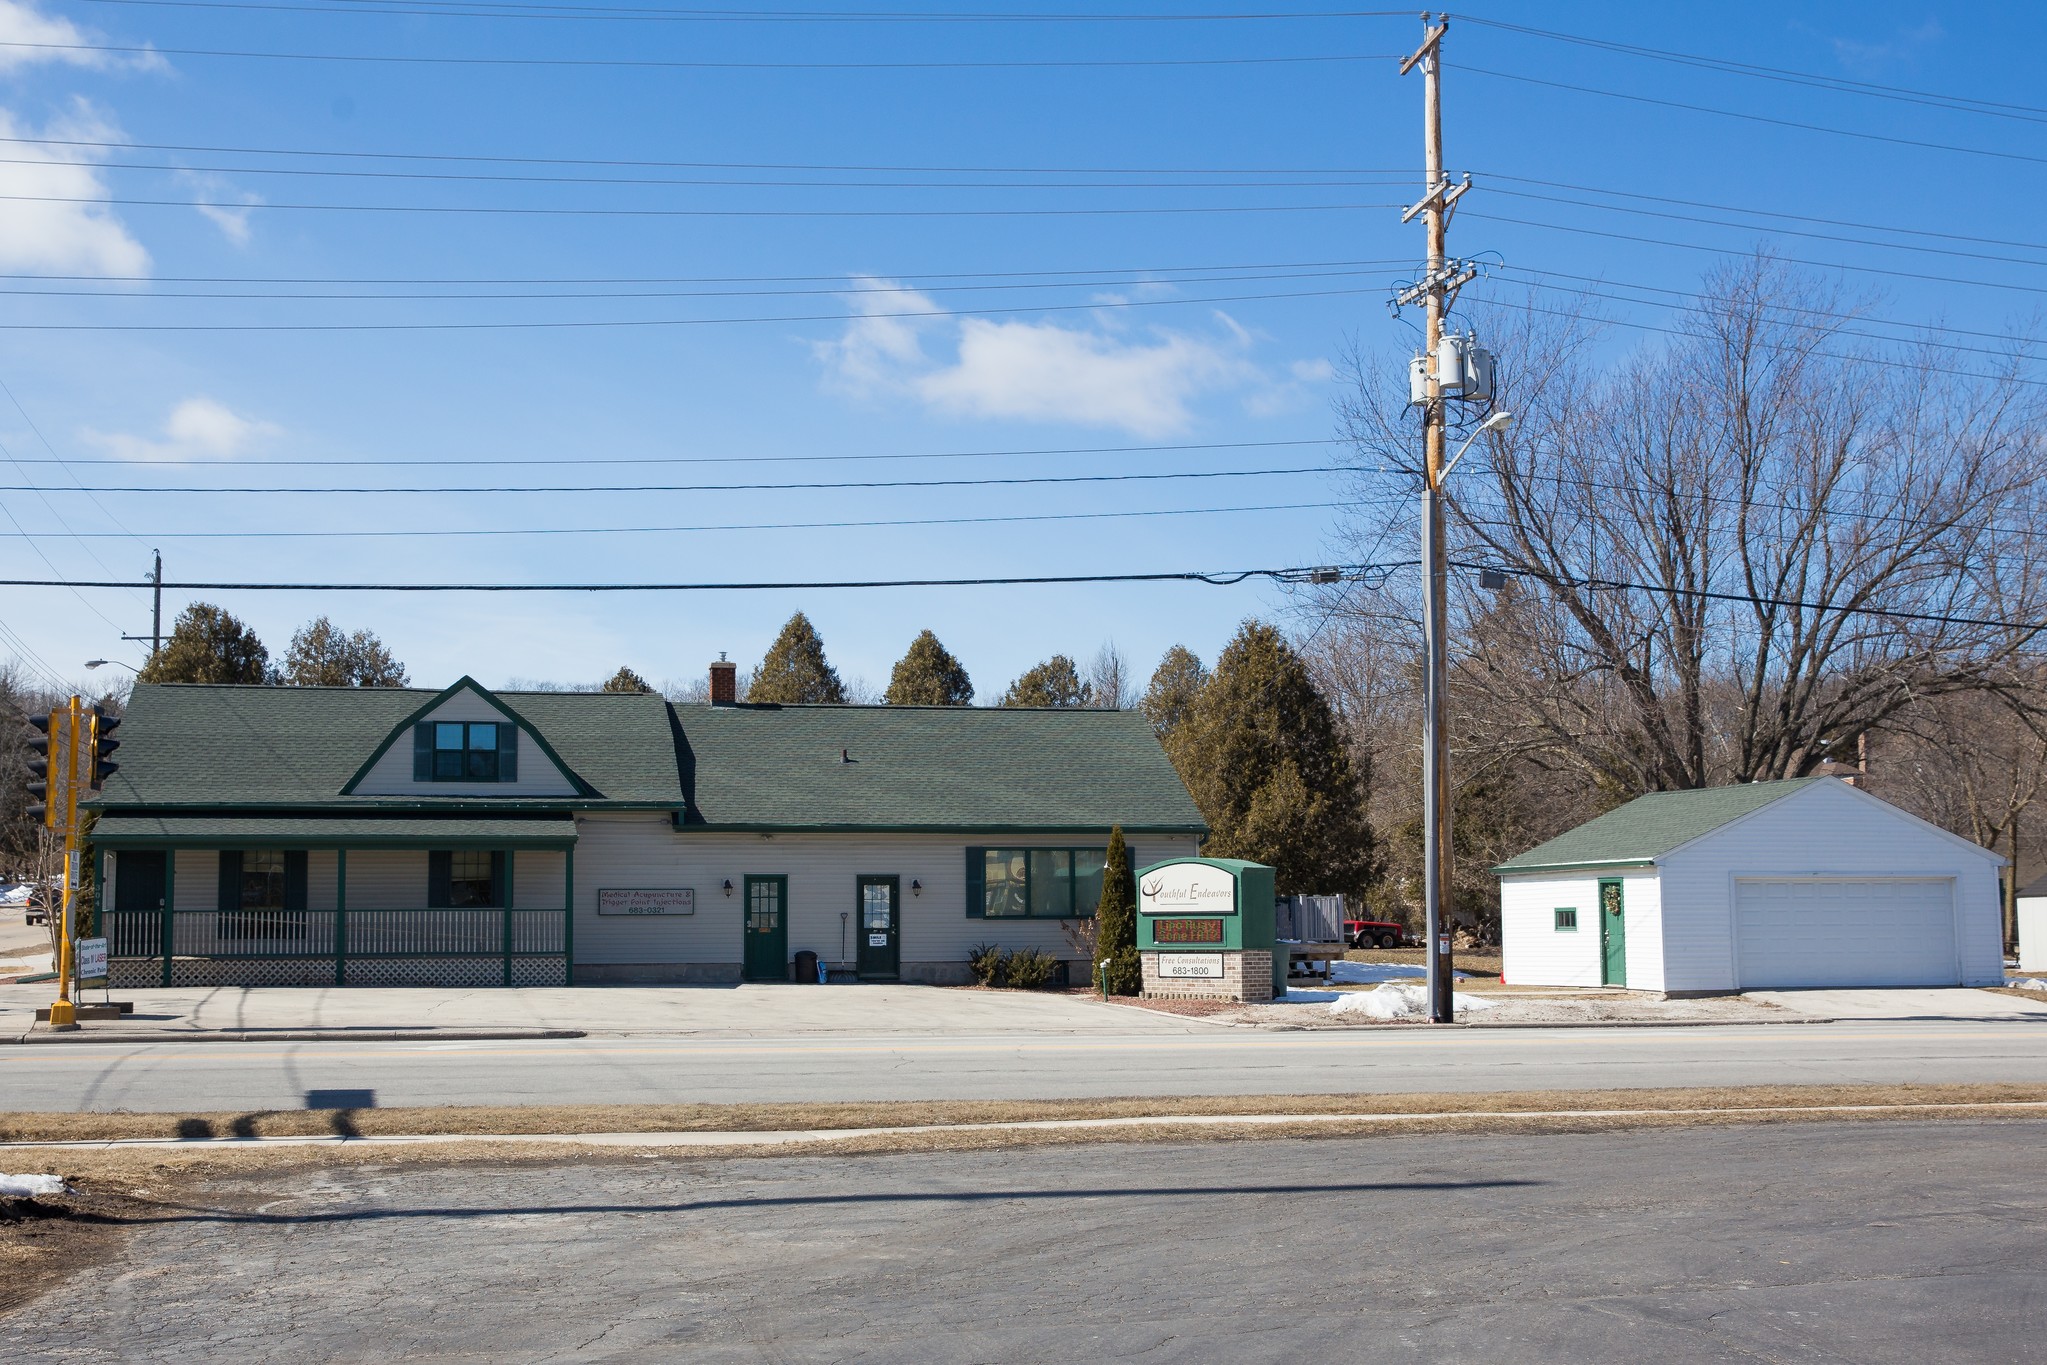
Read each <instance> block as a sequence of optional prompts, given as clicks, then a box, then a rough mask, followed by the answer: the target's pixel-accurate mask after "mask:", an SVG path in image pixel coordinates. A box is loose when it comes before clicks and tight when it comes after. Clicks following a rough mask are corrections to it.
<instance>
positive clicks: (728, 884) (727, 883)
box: [725, 877, 732, 896]
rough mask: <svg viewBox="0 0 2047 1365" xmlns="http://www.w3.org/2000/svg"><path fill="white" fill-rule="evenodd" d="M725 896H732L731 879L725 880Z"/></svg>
mask: <svg viewBox="0 0 2047 1365" xmlns="http://www.w3.org/2000/svg"><path fill="white" fill-rule="evenodd" d="M725 894H726V895H728V896H729V895H731V894H732V879H731V878H730V877H727V878H726V879H725Z"/></svg>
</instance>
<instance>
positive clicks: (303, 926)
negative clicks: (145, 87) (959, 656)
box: [90, 665, 1205, 986]
mask: <svg viewBox="0 0 2047 1365" xmlns="http://www.w3.org/2000/svg"><path fill="white" fill-rule="evenodd" d="M725 669H726V671H725V672H724V673H723V674H722V676H721V674H720V672H719V670H718V669H717V668H716V667H715V666H714V670H713V678H712V684H713V695H714V696H717V697H720V700H718V701H714V702H712V703H709V704H697V705H677V704H671V703H669V702H668V701H666V700H664V699H663V698H661V697H659V696H654V695H647V694H631V693H566V692H520V693H511V692H504V693H500V692H493V691H491V690H490V689H488V688H485V687H483V686H481V685H480V684H478V683H477V682H475V681H474V680H473V679H469V678H463V679H461V680H460V681H458V682H456V683H455V684H454V685H452V686H450V687H448V688H446V689H444V690H442V691H439V692H429V691H423V690H414V689H405V688H368V689H357V688H321V687H234V686H196V685H151V684H138V685H137V686H136V688H135V692H134V695H133V697H132V698H131V700H130V703H129V706H128V709H127V711H126V714H125V720H124V725H123V728H122V731H121V738H122V741H123V746H122V749H121V754H120V769H119V771H118V772H116V773H114V774H113V775H112V776H111V777H109V779H108V780H107V783H106V790H105V791H104V792H103V793H102V794H101V795H100V796H99V798H98V799H96V800H95V801H94V802H92V803H91V806H90V809H92V810H93V811H94V812H95V813H96V816H97V821H96V825H95V827H94V829H93V832H92V836H91V840H92V842H91V847H92V850H93V858H94V862H95V866H96V868H97V869H98V875H99V876H100V878H101V881H100V886H101V887H102V895H101V898H100V900H101V904H102V906H103V912H102V913H103V920H104V930H105V932H106V933H107V935H108V937H109V938H110V939H111V945H110V951H111V955H112V958H113V973H114V979H115V981H116V983H117V984H124V985H130V986H135V985H155V984H180V985H183V984H193V985H199V984H266V983H274V984H296V985H316V984H317V985H335V984H342V985H383V984H393V985H395V984H429V983H431V984H479V985H480V984H505V985H527V984H530V985H559V984H564V983H569V982H574V983H586V982H725V981H739V980H743V979H756V980H779V981H786V980H789V979H790V978H791V975H792V970H793V964H794V963H795V961H796V959H797V956H798V955H799V954H801V953H805V952H809V953H814V954H816V955H817V957H818V958H819V959H820V960H821V961H822V962H823V963H824V964H825V967H826V969H827V970H828V971H830V972H833V973H835V974H837V975H838V976H840V977H842V978H857V979H861V980H876V981H895V980H902V981H932V982H941V981H959V980H964V979H966V977H967V974H968V973H967V966H966V958H967V954H968V950H969V949H970V948H971V947H973V946H974V945H976V944H978V943H982V942H989V943H994V944H996V945H998V946H1001V947H1005V948H1010V949H1021V948H1036V949H1039V950H1041V951H1043V952H1046V953H1049V954H1051V955H1053V956H1055V957H1057V958H1060V959H1062V960H1071V961H1073V962H1074V973H1073V976H1074V979H1075V980H1085V979H1086V977H1087V975H1088V969H1087V966H1086V964H1085V962H1084V961H1081V960H1080V959H1084V957H1085V955H1086V950H1085V948H1084V947H1083V946H1082V943H1083V942H1084V935H1082V934H1077V933H1076V932H1075V930H1076V929H1077V928H1079V927H1081V926H1083V925H1084V923H1085V921H1087V920H1088V919H1089V918H1091V917H1092V915H1093V913H1094V909H1095V904H1096V901H1097V900H1098V899H1099V897H1100V894H1101V883H1102V864H1103V858H1104V854H1105V852H1106V848H1107V845H1108V838H1109V832H1110V829H1111V828H1112V827H1114V826H1119V825H1120V826H1121V827H1122V828H1123V830H1124V833H1125V836H1126V838H1127V840H1128V841H1129V843H1130V845H1131V859H1132V865H1133V866H1139V865H1142V864H1144V863H1147V862H1153V861H1157V860H1160V859H1164V858H1168V857H1174V856H1179V855H1182V854H1191V853H1194V852H1196V851H1197V848H1198V845H1199V841H1200V839H1201V837H1202V835H1203V834H1204V833H1205V830H1204V828H1203V825H1202V820H1201V815H1200V812H1199V811H1198V810H1197V809H1196V807H1195V805H1194V802H1193V799H1192V798H1191V797H1189V796H1188V794H1187V789H1186V787H1185V786H1183V785H1182V784H1181V782H1180V780H1179V777H1178V776H1177V775H1176V774H1175V773H1174V771H1173V768H1172V765H1171V764H1170V763H1169V762H1168V761H1167V760H1166V757H1165V754H1164V752H1163V751H1162V750H1161V749H1160V747H1159V744H1158V741H1157V740H1156V739H1155V738H1154V737H1153V735H1152V732H1151V729H1150V726H1149V725H1148V724H1147V723H1146V721H1145V719H1144V717H1143V716H1142V715H1140V714H1138V713H1136V712H1117V711H1080V710H1056V711H1053V710H1028V709H1011V710H1001V709H980V708H968V707H897V706H755V705H744V704H739V703H736V702H734V701H732V700H730V698H731V675H730V672H729V669H730V665H725Z"/></svg>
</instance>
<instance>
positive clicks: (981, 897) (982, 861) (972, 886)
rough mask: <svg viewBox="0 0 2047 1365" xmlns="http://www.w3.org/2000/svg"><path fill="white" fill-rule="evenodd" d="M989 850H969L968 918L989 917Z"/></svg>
mask: <svg viewBox="0 0 2047 1365" xmlns="http://www.w3.org/2000/svg"><path fill="white" fill-rule="evenodd" d="M987 878H988V850H987V849H985V848H970V849H968V850H967V918H968V919H986V918H987V917H988V884H987Z"/></svg>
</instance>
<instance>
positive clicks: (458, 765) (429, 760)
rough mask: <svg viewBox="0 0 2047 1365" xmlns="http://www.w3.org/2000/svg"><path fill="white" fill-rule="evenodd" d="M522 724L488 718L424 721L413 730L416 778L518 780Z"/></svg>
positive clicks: (413, 762)
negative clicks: (517, 724) (520, 727)
mask: <svg viewBox="0 0 2047 1365" xmlns="http://www.w3.org/2000/svg"><path fill="white" fill-rule="evenodd" d="M518 745H519V727H518V726H516V725H509V724H504V723H502V722H499V721H489V720H467V721H464V720H454V721H449V720H438V721H422V722H420V724H419V726H418V728H417V730H416V731H415V733H414V739H413V747H412V776H413V780H414V781H417V782H516V781H518V780H519V747H518Z"/></svg>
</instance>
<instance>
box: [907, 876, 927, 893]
mask: <svg viewBox="0 0 2047 1365" xmlns="http://www.w3.org/2000/svg"><path fill="white" fill-rule="evenodd" d="M910 894H911V895H913V896H921V895H923V894H924V883H922V882H920V881H918V880H917V879H916V878H915V877H912V878H910Z"/></svg>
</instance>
